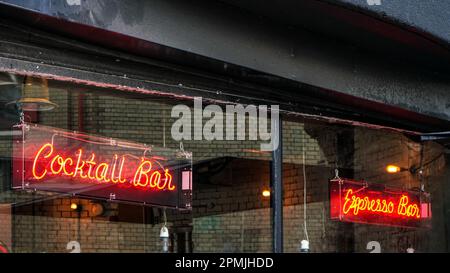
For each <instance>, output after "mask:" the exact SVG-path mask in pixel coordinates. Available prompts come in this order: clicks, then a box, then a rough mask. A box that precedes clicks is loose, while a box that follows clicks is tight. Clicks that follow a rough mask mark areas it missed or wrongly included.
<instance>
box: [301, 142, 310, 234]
mask: <svg viewBox="0 0 450 273" xmlns="http://www.w3.org/2000/svg"><path fill="white" fill-rule="evenodd" d="M302 143H303V228H304V232H305V236H306V240H307V241H308V242H309V236H308V228H307V227H306V160H305V137H303V142H302Z"/></svg>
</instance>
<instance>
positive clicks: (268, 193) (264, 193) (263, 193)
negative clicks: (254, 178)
mask: <svg viewBox="0 0 450 273" xmlns="http://www.w3.org/2000/svg"><path fill="white" fill-rule="evenodd" d="M262 195H263V196H264V197H269V196H270V191H269V190H263V192H262Z"/></svg>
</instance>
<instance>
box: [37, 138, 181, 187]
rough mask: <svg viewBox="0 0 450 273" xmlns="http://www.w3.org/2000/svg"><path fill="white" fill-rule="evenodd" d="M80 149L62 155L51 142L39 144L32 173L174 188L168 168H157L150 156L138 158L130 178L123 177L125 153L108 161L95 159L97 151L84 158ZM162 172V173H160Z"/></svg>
mask: <svg viewBox="0 0 450 273" xmlns="http://www.w3.org/2000/svg"><path fill="white" fill-rule="evenodd" d="M83 155H84V153H83V149H78V150H77V152H76V154H75V155H74V156H73V157H72V156H70V155H68V156H63V155H61V154H59V153H58V152H57V151H55V148H54V146H53V144H51V143H45V144H44V145H42V146H41V147H40V148H39V149H38V151H37V153H36V155H35V156H34V159H33V166H32V174H33V178H35V179H36V180H43V179H45V178H46V177H48V176H52V175H53V176H66V177H70V178H78V179H80V181H81V180H85V181H87V182H91V183H115V184H118V183H121V184H123V183H127V182H128V183H130V184H131V185H132V186H134V187H138V188H141V189H152V188H153V189H158V190H164V189H166V190H170V191H173V190H175V185H173V183H172V175H171V174H170V173H169V170H168V169H164V168H163V167H162V165H160V167H161V169H162V170H164V171H158V170H155V169H154V166H155V165H156V164H155V162H154V163H153V164H152V161H151V160H150V159H146V158H144V157H142V158H141V161H140V163H139V165H138V166H137V167H136V171H134V176H133V178H132V179H129V180H127V179H126V178H124V166H128V165H129V164H128V162H127V157H126V156H124V155H122V156H120V158H119V156H118V155H117V154H114V155H113V158H112V160H111V162H112V163H109V162H99V161H96V154H95V153H91V154H90V155H88V156H87V157H86V158H83ZM162 176H163V177H162Z"/></svg>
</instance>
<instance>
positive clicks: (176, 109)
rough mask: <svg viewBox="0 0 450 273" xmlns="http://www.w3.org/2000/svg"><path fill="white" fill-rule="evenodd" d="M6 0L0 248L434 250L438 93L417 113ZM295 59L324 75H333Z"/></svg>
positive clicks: (0, 75) (441, 143)
mask: <svg viewBox="0 0 450 273" xmlns="http://www.w3.org/2000/svg"><path fill="white" fill-rule="evenodd" d="M12 2H14V1H0V5H1V6H2V8H4V9H3V11H5V10H8V12H10V13H11V14H15V15H18V14H21V15H27V16H28V17H26V19H23V20H15V19H14V18H11V17H8V16H4V17H2V19H1V21H0V34H1V36H0V126H1V130H0V155H1V158H0V159H1V162H0V253H7V252H14V253H23V252H25V253H27V252H34V253H53V252H74V253H78V252H83V253H84V252H87V253H89V252H95V253H102V252H173V253H187V252H197V253H199V252H216V253H241V252H242V253H243V252H264V253H267V252H314V253H323V252H363V253H367V252H403V253H405V252H448V251H449V247H450V245H449V243H448V238H449V237H448V236H450V234H449V233H448V230H449V229H448V225H449V224H450V222H449V219H450V218H449V212H448V211H449V210H448V208H449V206H450V203H449V200H450V187H449V184H448V176H449V174H450V168H449V159H450V158H449V157H448V141H447V135H448V134H446V133H445V132H444V133H440V134H437V133H436V132H443V131H446V130H447V129H448V128H450V122H449V120H448V119H446V115H447V114H448V113H447V112H446V111H441V110H440V109H441V108H440V105H441V104H439V103H438V102H439V98H444V100H445V99H446V101H448V100H449V97H448V95H447V96H445V95H442V96H443V97H439V96H437V95H436V96H435V97H433V96H431V95H430V98H433V99H435V102H433V103H436V105H435V107H434V110H433V111H434V112H432V113H430V114H427V113H425V112H428V110H430V109H431V108H433V106H430V105H428V104H424V105H423V107H422V106H421V105H417V107H418V108H420V109H418V110H417V111H413V109H412V108H413V107H411V105H410V104H411V102H413V101H414V100H415V101H417V102H419V101H420V99H421V98H413V99H410V100H408V99H409V98H406V97H405V100H404V101H402V100H401V99H399V101H397V102H396V103H397V105H394V102H393V101H394V100H391V98H389V97H386V101H384V102H382V101H380V100H378V101H375V100H370V99H369V97H367V96H371V95H372V94H370V95H367V94H362V93H361V96H359V97H358V96H353V95H354V94H353V95H352V94H343V93H339V90H338V89H339V88H342V87H343V85H340V84H336V86H337V87H339V88H336V90H326V88H324V87H323V86H322V87H320V86H316V85H313V84H310V83H307V81H308V80H311V81H314V78H313V77H312V76H311V77H309V78H308V76H305V79H302V80H301V81H300V80H299V81H297V82H295V81H292V79H289V80H287V79H286V78H283V77H280V76H279V75H278V76H277V75H276V74H277V72H276V71H274V74H270V73H265V72H261V70H255V69H253V68H251V67H249V66H241V65H237V64H231V63H227V62H225V61H220V62H219V61H218V60H214V59H211V58H207V57H205V56H200V55H195V54H194V53H192V52H189V51H188V50H187V48H186V51H181V50H179V49H174V48H170V47H167V46H162V45H155V44H152V43H150V42H148V41H145V40H139V39H137V38H136V37H135V38H133V39H132V38H131V37H128V36H127V37H125V36H123V33H112V32H111V31H110V30H107V28H108V27H117V26H115V25H114V22H110V23H111V24H110V25H105V26H104V29H103V30H100V28H99V27H98V26H97V27H95V28H93V27H92V26H87V25H89V24H88V23H86V24H80V23H79V22H73V21H70V20H66V19H67V18H62V19H64V20H62V19H61V18H56V17H55V16H50V15H49V14H46V12H45V9H43V8H42V7H31V6H30V7H28V8H29V9H23V7H22V8H20V7H17V6H15V5H13V4H17V5H19V4H18V3H13V4H11V3H12ZM18 2H20V1H18ZM44 2H45V1H44ZM68 2H70V1H68ZM74 2H76V1H74ZM119 2H120V1H119ZM156 2H157V1H156ZM71 3H72V2H71ZM114 3H116V2H114ZM23 5H26V4H23ZM68 5H69V6H67V7H65V8H64V9H63V11H64V10H65V11H67V10H66V8H67V9H69V8H78V7H77V5H76V4H73V3H72V4H68ZM80 5H81V4H80ZM19 6H20V5H19ZM90 8H92V11H96V8H99V7H90ZM166 8H167V9H168V7H166ZM166 11H167V10H166ZM51 12H52V11H50V13H51ZM122 12H125V10H123V11H122ZM80 14H83V13H80ZM92 14H95V12H93V13H92ZM137 15H139V14H137ZM64 16H71V15H70V14H68V13H67V14H65V15H64ZM64 16H62V17H64ZM77 16H78V15H77ZM77 16H75V17H77ZM80 16H81V15H80ZM83 16H84V15H83ZM97 16H99V18H100V17H101V15H100V14H97ZM12 17H14V16H12ZM144 17H145V16H144ZM58 20H61V24H62V25H64V26H63V27H68V26H70V27H71V28H70V30H67V33H61V29H62V28H63V27H62V28H58V27H57V26H55V22H59V21H58ZM99 20H100V19H99ZM136 20H137V19H136ZM142 20H144V19H142ZM94 21H95V20H94ZM144 21H145V20H144ZM30 22H34V23H35V24H34V25H32V24H30ZM96 22H97V21H96ZM98 22H99V21H98ZM91 23H92V22H91ZM116 23H117V22H116ZM65 24H67V25H65ZM99 24H100V23H99ZM136 24H138V23H136ZM131 25H133V23H130V24H128V25H127V26H128V27H129V26H131ZM124 27H125V26H124ZM119 28H120V27H119ZM124 31H125V30H124ZM68 33H70V35H69V34H68ZM86 33H89V35H87V34H86ZM149 33H150V32H149ZM126 34H127V35H131V34H132V33H126ZM140 34H141V36H145V35H144V34H145V33H144V34H142V33H140ZM96 35H98V36H96ZM168 35H169V34H168ZM88 36H89V37H90V38H89V39H86V37H88ZM136 36H139V35H136ZM169 36H170V35H169ZM141 38H143V37H141ZM96 39H97V40H102V41H103V43H100V42H98V43H96V42H95V40H96ZM114 39H116V40H115V41H114V42H113V43H112V44H111V45H110V46H105V44H104V43H105V41H110V42H112V41H113V40H114ZM312 41H313V40H311V43H312ZM330 41H331V40H330ZM122 43H123V44H124V45H126V46H124V47H121V44H122ZM174 45H175V43H174ZM194 48H195V46H194V45H193V49H192V50H193V51H194ZM126 49H128V50H126ZM242 50H244V49H242ZM340 50H341V49H340V48H337V49H336V52H335V53H336V56H338V55H339V54H341V53H342V52H344V51H342V52H341V51H340ZM345 52H346V51H345ZM144 53H145V54H144ZM236 54H241V53H239V52H237V53H236ZM267 54H268V55H270V53H269V52H268V53H267ZM292 54H295V53H292ZM327 54H331V52H328V53H327ZM342 54H343V53H342ZM218 57H219V56H218ZM309 57H310V58H311V59H309V60H307V59H305V60H304V61H305V62H310V64H311V66H310V69H312V70H314V69H319V70H320V71H322V72H323V74H324V75H323V77H324V78H326V77H328V76H327V75H326V74H327V73H329V74H330V75H331V74H333V76H332V77H328V78H327V80H326V82H324V84H325V85H326V84H330V83H331V82H333V81H336V82H338V81H340V80H341V79H340V77H341V76H342V77H343V78H345V77H346V75H344V73H342V74H339V75H337V72H336V71H335V70H333V68H331V67H328V68H327V66H323V67H321V62H320V61H319V60H318V61H317V66H313V65H312V64H313V63H314V62H315V61H316V60H315V59H314V58H315V57H314V53H312V52H311V55H309ZM366 57H367V58H368V56H366V55H364V58H366ZM317 58H318V59H320V58H321V57H319V56H318V57H317ZM361 58H363V57H361ZM334 61H335V60H329V63H333V62H334ZM261 62H263V61H262V60H261ZM379 62H382V66H386V65H387V64H389V63H388V62H387V61H386V63H384V60H383V61H379ZM366 64H370V66H368V67H369V68H368V69H369V70H371V71H378V70H377V69H378V68H379V66H378V65H379V64H375V63H374V64H373V66H372V63H371V62H368V63H366ZM271 65H274V66H276V64H271ZM262 66H264V65H262ZM281 66H282V65H281V64H280V67H281ZM321 69H323V70H321ZM412 70H414V69H411V71H406V70H405V72H404V73H406V74H404V75H401V76H399V79H397V78H395V79H396V81H395V83H394V84H392V86H391V85H388V84H386V85H385V86H384V87H385V88H387V89H389V88H390V87H392V88H393V86H397V85H398V86H397V87H398V90H399V91H398V92H400V91H401V90H403V89H402V88H404V87H405V86H407V84H406V85H405V86H401V84H402V83H401V82H402V80H404V79H403V78H402V77H406V78H409V77H411V79H413V78H414V77H415V76H417V75H422V74H420V73H422V72H420V73H419V72H418V71H415V70H414V71H412ZM424 70H425V71H427V70H426V69H424ZM439 71H441V70H439ZM219 72H220V73H219ZM278 72H280V71H278ZM379 73H380V74H382V73H384V72H383V71H382V70H380V72H379ZM408 73H410V74H408ZM424 73H425V72H424ZM430 74H433V73H430ZM427 75H428V74H427ZM427 77H428V78H427ZM433 77H434V76H431V75H428V76H422V78H421V80H422V81H423V83H424V85H426V84H428V85H427V86H429V87H433V86H434V85H433V84H436V86H437V87H436V90H437V91H440V90H444V89H445V88H448V87H449V86H450V83H449V82H448V79H445V77H444V79H443V78H439V77H438V76H436V78H433ZM303 80H305V81H303ZM355 82H356V81H355ZM355 82H352V83H350V84H349V85H350V87H352V84H355V85H354V86H353V87H354V88H355V90H356V89H358V88H359V85H360V84H361V85H367V86H369V85H370V86H372V87H373V86H374V85H376V84H378V83H375V82H368V81H367V82H364V83H355ZM425 83H426V84H425ZM399 86H400V87H399ZM352 90H353V89H352ZM392 90H393V89H391V91H392ZM430 90H431V89H430ZM433 90H434V89H433ZM433 90H431V91H433ZM394 91H395V90H394ZM394 91H392V92H394ZM416 91H417V90H416ZM419 91H420V90H419ZM437 91H436V93H439V92H437ZM386 92H390V91H389V90H388V91H386ZM417 92H418V91H417ZM439 94H441V93H439ZM425 101H426V100H425ZM441 102H442V103H445V101H442V100H441ZM403 103H404V104H405V105H403ZM399 105H403V106H404V107H400V106H399ZM430 111H431V110H430Z"/></svg>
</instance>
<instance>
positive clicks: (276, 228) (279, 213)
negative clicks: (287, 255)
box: [270, 118, 283, 253]
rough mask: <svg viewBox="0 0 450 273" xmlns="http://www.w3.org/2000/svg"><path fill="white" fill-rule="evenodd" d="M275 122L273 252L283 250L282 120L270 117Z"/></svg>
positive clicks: (272, 177) (273, 136)
mask: <svg viewBox="0 0 450 273" xmlns="http://www.w3.org/2000/svg"><path fill="white" fill-rule="evenodd" d="M272 122H275V124H274V126H273V127H272V128H273V131H272V138H275V139H277V138H278V142H277V141H276V140H272V141H273V143H278V146H277V147H275V149H274V150H273V152H272V164H271V184H272V187H271V188H272V194H271V195H270V196H271V203H272V204H271V205H272V232H273V234H272V250H273V252H274V253H282V252H283V153H282V147H283V143H282V121H281V118H278V119H275V120H274V119H272Z"/></svg>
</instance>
